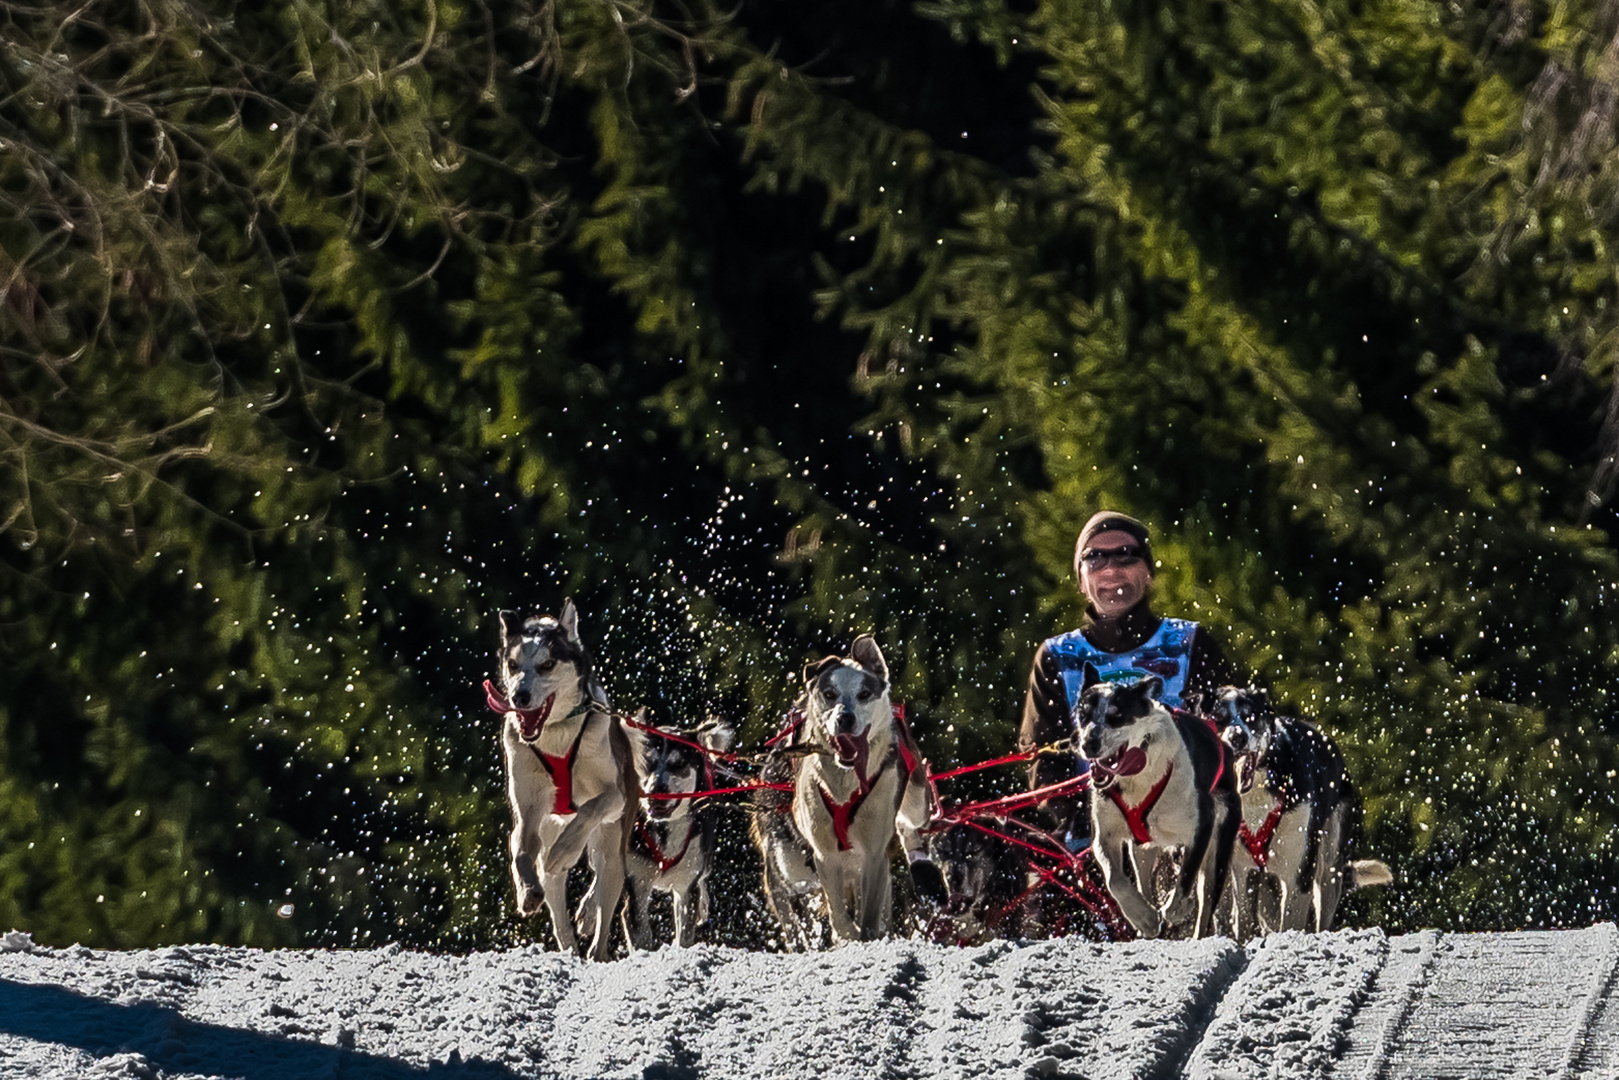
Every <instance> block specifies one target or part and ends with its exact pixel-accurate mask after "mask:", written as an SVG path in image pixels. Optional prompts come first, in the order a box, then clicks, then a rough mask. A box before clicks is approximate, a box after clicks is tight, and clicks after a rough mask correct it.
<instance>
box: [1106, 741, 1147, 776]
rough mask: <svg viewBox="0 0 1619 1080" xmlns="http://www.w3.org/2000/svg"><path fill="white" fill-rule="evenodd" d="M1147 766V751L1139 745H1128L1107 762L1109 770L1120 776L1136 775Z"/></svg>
mask: <svg viewBox="0 0 1619 1080" xmlns="http://www.w3.org/2000/svg"><path fill="white" fill-rule="evenodd" d="M1146 767H1147V752H1146V751H1145V750H1143V749H1141V747H1139V746H1131V747H1126V748H1125V749H1123V750H1121V751H1119V753H1118V755H1117V756H1116V757H1115V758H1114V760H1112V761H1110V762H1108V763H1107V771H1108V772H1110V773H1114V774H1115V775H1118V776H1134V775H1135V774H1136V773H1138V772H1140V771H1141V770H1142V769H1145V768H1146Z"/></svg>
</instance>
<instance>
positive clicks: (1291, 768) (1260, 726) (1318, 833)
mask: <svg viewBox="0 0 1619 1080" xmlns="http://www.w3.org/2000/svg"><path fill="white" fill-rule="evenodd" d="M1210 712H1211V713H1212V714H1213V716H1214V719H1215V722H1216V723H1217V724H1218V725H1219V726H1220V737H1221V738H1222V739H1224V740H1225V744H1226V745H1227V746H1229V747H1230V748H1231V750H1232V753H1233V754H1234V755H1235V758H1236V761H1235V766H1236V774H1237V790H1238V792H1239V794H1240V795H1241V797H1242V825H1241V827H1240V828H1239V830H1238V843H1237V845H1236V847H1235V849H1234V852H1233V856H1232V860H1233V861H1232V876H1231V890H1232V907H1231V912H1232V916H1231V918H1232V936H1233V937H1235V938H1236V939H1237V940H1238V941H1246V940H1248V939H1249V938H1251V937H1253V936H1255V935H1256V934H1259V933H1264V932H1270V931H1275V930H1312V931H1321V930H1331V929H1332V927H1333V920H1334V918H1335V917H1336V915H1337V911H1338V903H1339V901H1340V900H1341V899H1342V898H1343V895H1344V894H1345V893H1346V892H1349V891H1352V890H1354V889H1358V888H1363V887H1365V886H1368V885H1387V884H1389V883H1390V882H1392V881H1393V880H1394V875H1393V874H1391V873H1390V872H1389V868H1388V866H1387V865H1386V864H1384V863H1382V862H1380V861H1378V860H1377V859H1359V860H1353V861H1352V860H1350V858H1349V847H1350V844H1351V841H1352V840H1353V838H1354V834H1355V833H1356V832H1358V831H1359V827H1360V817H1361V806H1360V795H1359V794H1358V793H1357V792H1356V790H1355V785H1354V782H1353V781H1351V780H1350V778H1349V771H1348V769H1347V768H1346V767H1345V765H1344V756H1343V754H1342V753H1341V752H1340V751H1339V749H1338V746H1337V744H1335V743H1334V742H1333V741H1332V740H1331V739H1330V738H1328V737H1327V736H1326V735H1325V734H1323V733H1322V732H1321V731H1320V730H1318V729H1317V728H1316V727H1315V726H1314V725H1312V724H1309V723H1306V722H1305V721H1303V720H1299V719H1296V718H1294V717H1291V716H1278V715H1277V714H1276V713H1275V712H1273V711H1272V710H1271V708H1270V702H1269V698H1268V696H1267V695H1266V693H1265V691H1264V690H1261V689H1256V688H1253V687H1246V688H1244V687H1236V686H1223V687H1221V688H1220V689H1219V690H1218V691H1216V692H1215V695H1214V701H1213V703H1212V708H1211V709H1210Z"/></svg>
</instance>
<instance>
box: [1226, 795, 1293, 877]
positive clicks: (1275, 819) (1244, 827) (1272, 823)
mask: <svg viewBox="0 0 1619 1080" xmlns="http://www.w3.org/2000/svg"><path fill="white" fill-rule="evenodd" d="M1286 812H1287V803H1286V802H1284V801H1283V800H1281V799H1277V800H1276V805H1275V806H1273V807H1271V809H1270V813H1268V814H1266V815H1265V823H1264V824H1263V825H1261V826H1260V827H1259V831H1258V832H1257V833H1255V832H1250V831H1249V830H1248V823H1247V822H1246V821H1244V822H1243V823H1242V824H1240V825H1238V826H1237V839H1239V840H1241V841H1242V846H1243V847H1245V848H1247V849H1248V854H1250V855H1252V856H1253V857H1254V865H1255V866H1257V867H1259V868H1260V869H1261V870H1263V869H1265V864H1266V863H1267V862H1269V861H1270V841H1271V837H1273V836H1275V835H1276V826H1277V825H1279V824H1281V821H1282V815H1283V814H1284V813H1286Z"/></svg>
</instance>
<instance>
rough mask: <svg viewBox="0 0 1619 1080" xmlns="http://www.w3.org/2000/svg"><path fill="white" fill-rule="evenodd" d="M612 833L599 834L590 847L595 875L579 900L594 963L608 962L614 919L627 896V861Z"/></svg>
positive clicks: (594, 837)
mask: <svg viewBox="0 0 1619 1080" xmlns="http://www.w3.org/2000/svg"><path fill="white" fill-rule="evenodd" d="M617 840H618V837H617V835H616V834H614V833H611V832H598V833H596V834H595V835H594V836H593V837H592V838H591V841H590V845H589V848H588V852H589V856H590V867H591V869H592V870H593V871H594V872H595V874H594V877H593V878H592V880H591V882H590V888H589V889H587V890H586V891H585V895H584V898H583V899H581V900H580V901H579V925H580V927H582V928H583V929H584V931H585V932H586V933H588V934H589V935H590V951H589V954H588V955H589V956H590V958H591V959H592V960H606V959H608V952H609V950H610V949H611V947H612V943H613V941H612V939H613V916H614V915H615V914H617V912H618V902H619V900H620V899H621V898H622V897H623V895H624V859H623V856H622V854H621V853H620V851H619V848H618V845H617Z"/></svg>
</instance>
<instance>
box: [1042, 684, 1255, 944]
mask: <svg viewBox="0 0 1619 1080" xmlns="http://www.w3.org/2000/svg"><path fill="white" fill-rule="evenodd" d="M1162 692H1163V681H1162V680H1161V679H1159V678H1158V676H1156V675H1150V676H1148V677H1146V678H1144V679H1139V680H1137V681H1135V682H1133V683H1111V682H1103V681H1102V680H1101V679H1100V678H1099V677H1098V676H1097V673H1096V669H1095V668H1094V667H1092V666H1091V665H1089V664H1086V665H1085V676H1084V688H1083V689H1082V690H1081V691H1080V695H1079V702H1078V704H1077V705H1076V706H1075V707H1074V723H1075V726H1076V728H1077V729H1078V731H1077V734H1078V737H1079V740H1080V753H1081V754H1082V755H1083V756H1084V757H1086V758H1087V759H1089V761H1090V774H1091V797H1090V806H1091V827H1092V830H1093V832H1092V834H1091V835H1092V837H1093V850H1094V852H1095V855H1096V861H1097V864H1098V865H1099V866H1100V867H1101V868H1102V877H1103V880H1104V881H1105V882H1106V884H1107V891H1108V892H1109V893H1110V894H1112V896H1113V899H1114V900H1115V901H1116V902H1117V903H1118V905H1119V910H1120V911H1122V912H1123V913H1124V917H1125V919H1126V920H1127V921H1128V922H1129V923H1130V928H1131V929H1132V930H1134V931H1135V933H1136V936H1138V937H1143V938H1154V937H1158V936H1160V935H1161V934H1164V933H1165V932H1166V931H1169V930H1171V929H1174V930H1176V931H1179V930H1180V929H1181V928H1183V927H1185V926H1186V925H1187V924H1188V923H1190V928H1191V936H1192V937H1199V938H1201V937H1208V936H1209V935H1210V934H1211V933H1213V930H1214V917H1215V907H1216V904H1217V903H1218V902H1219V900H1220V897H1221V895H1222V893H1223V892H1224V890H1225V886H1226V879H1227V876H1228V875H1229V873H1230V869H1231V845H1232V843H1233V842H1234V841H1235V840H1236V836H1237V824H1238V820H1239V818H1238V815H1239V813H1240V810H1241V804H1240V803H1239V801H1238V799H1237V788H1236V780H1235V777H1234V776H1233V775H1232V769H1231V767H1230V756H1229V752H1228V751H1227V749H1226V746H1225V744H1224V743H1222V742H1221V741H1220V739H1219V737H1218V736H1217V735H1215V733H1214V730H1213V729H1212V728H1211V727H1210V726H1209V725H1208V724H1206V723H1205V722H1204V721H1203V720H1201V719H1199V718H1197V717H1195V716H1192V715H1191V714H1189V713H1175V712H1171V711H1170V710H1169V708H1168V707H1166V706H1165V705H1164V704H1163V702H1162V701H1160V700H1159V695H1160V694H1161V693H1162ZM1166 857H1168V858H1176V859H1178V862H1179V867H1178V869H1177V870H1176V872H1175V875H1174V886H1173V888H1172V889H1171V890H1170V892H1169V895H1168V896H1167V897H1166V898H1164V899H1163V901H1162V902H1161V903H1155V902H1153V901H1150V900H1148V898H1147V896H1146V895H1144V894H1143V890H1142V886H1143V885H1145V886H1146V890H1147V892H1149V893H1156V892H1157V888H1156V883H1157V882H1158V880H1159V875H1158V866H1159V862H1160V860H1162V859H1164V858H1166ZM1126 863H1128V864H1129V866H1130V869H1131V870H1132V871H1133V880H1132V877H1131V876H1130V875H1127V874H1126V872H1125V866H1126Z"/></svg>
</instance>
